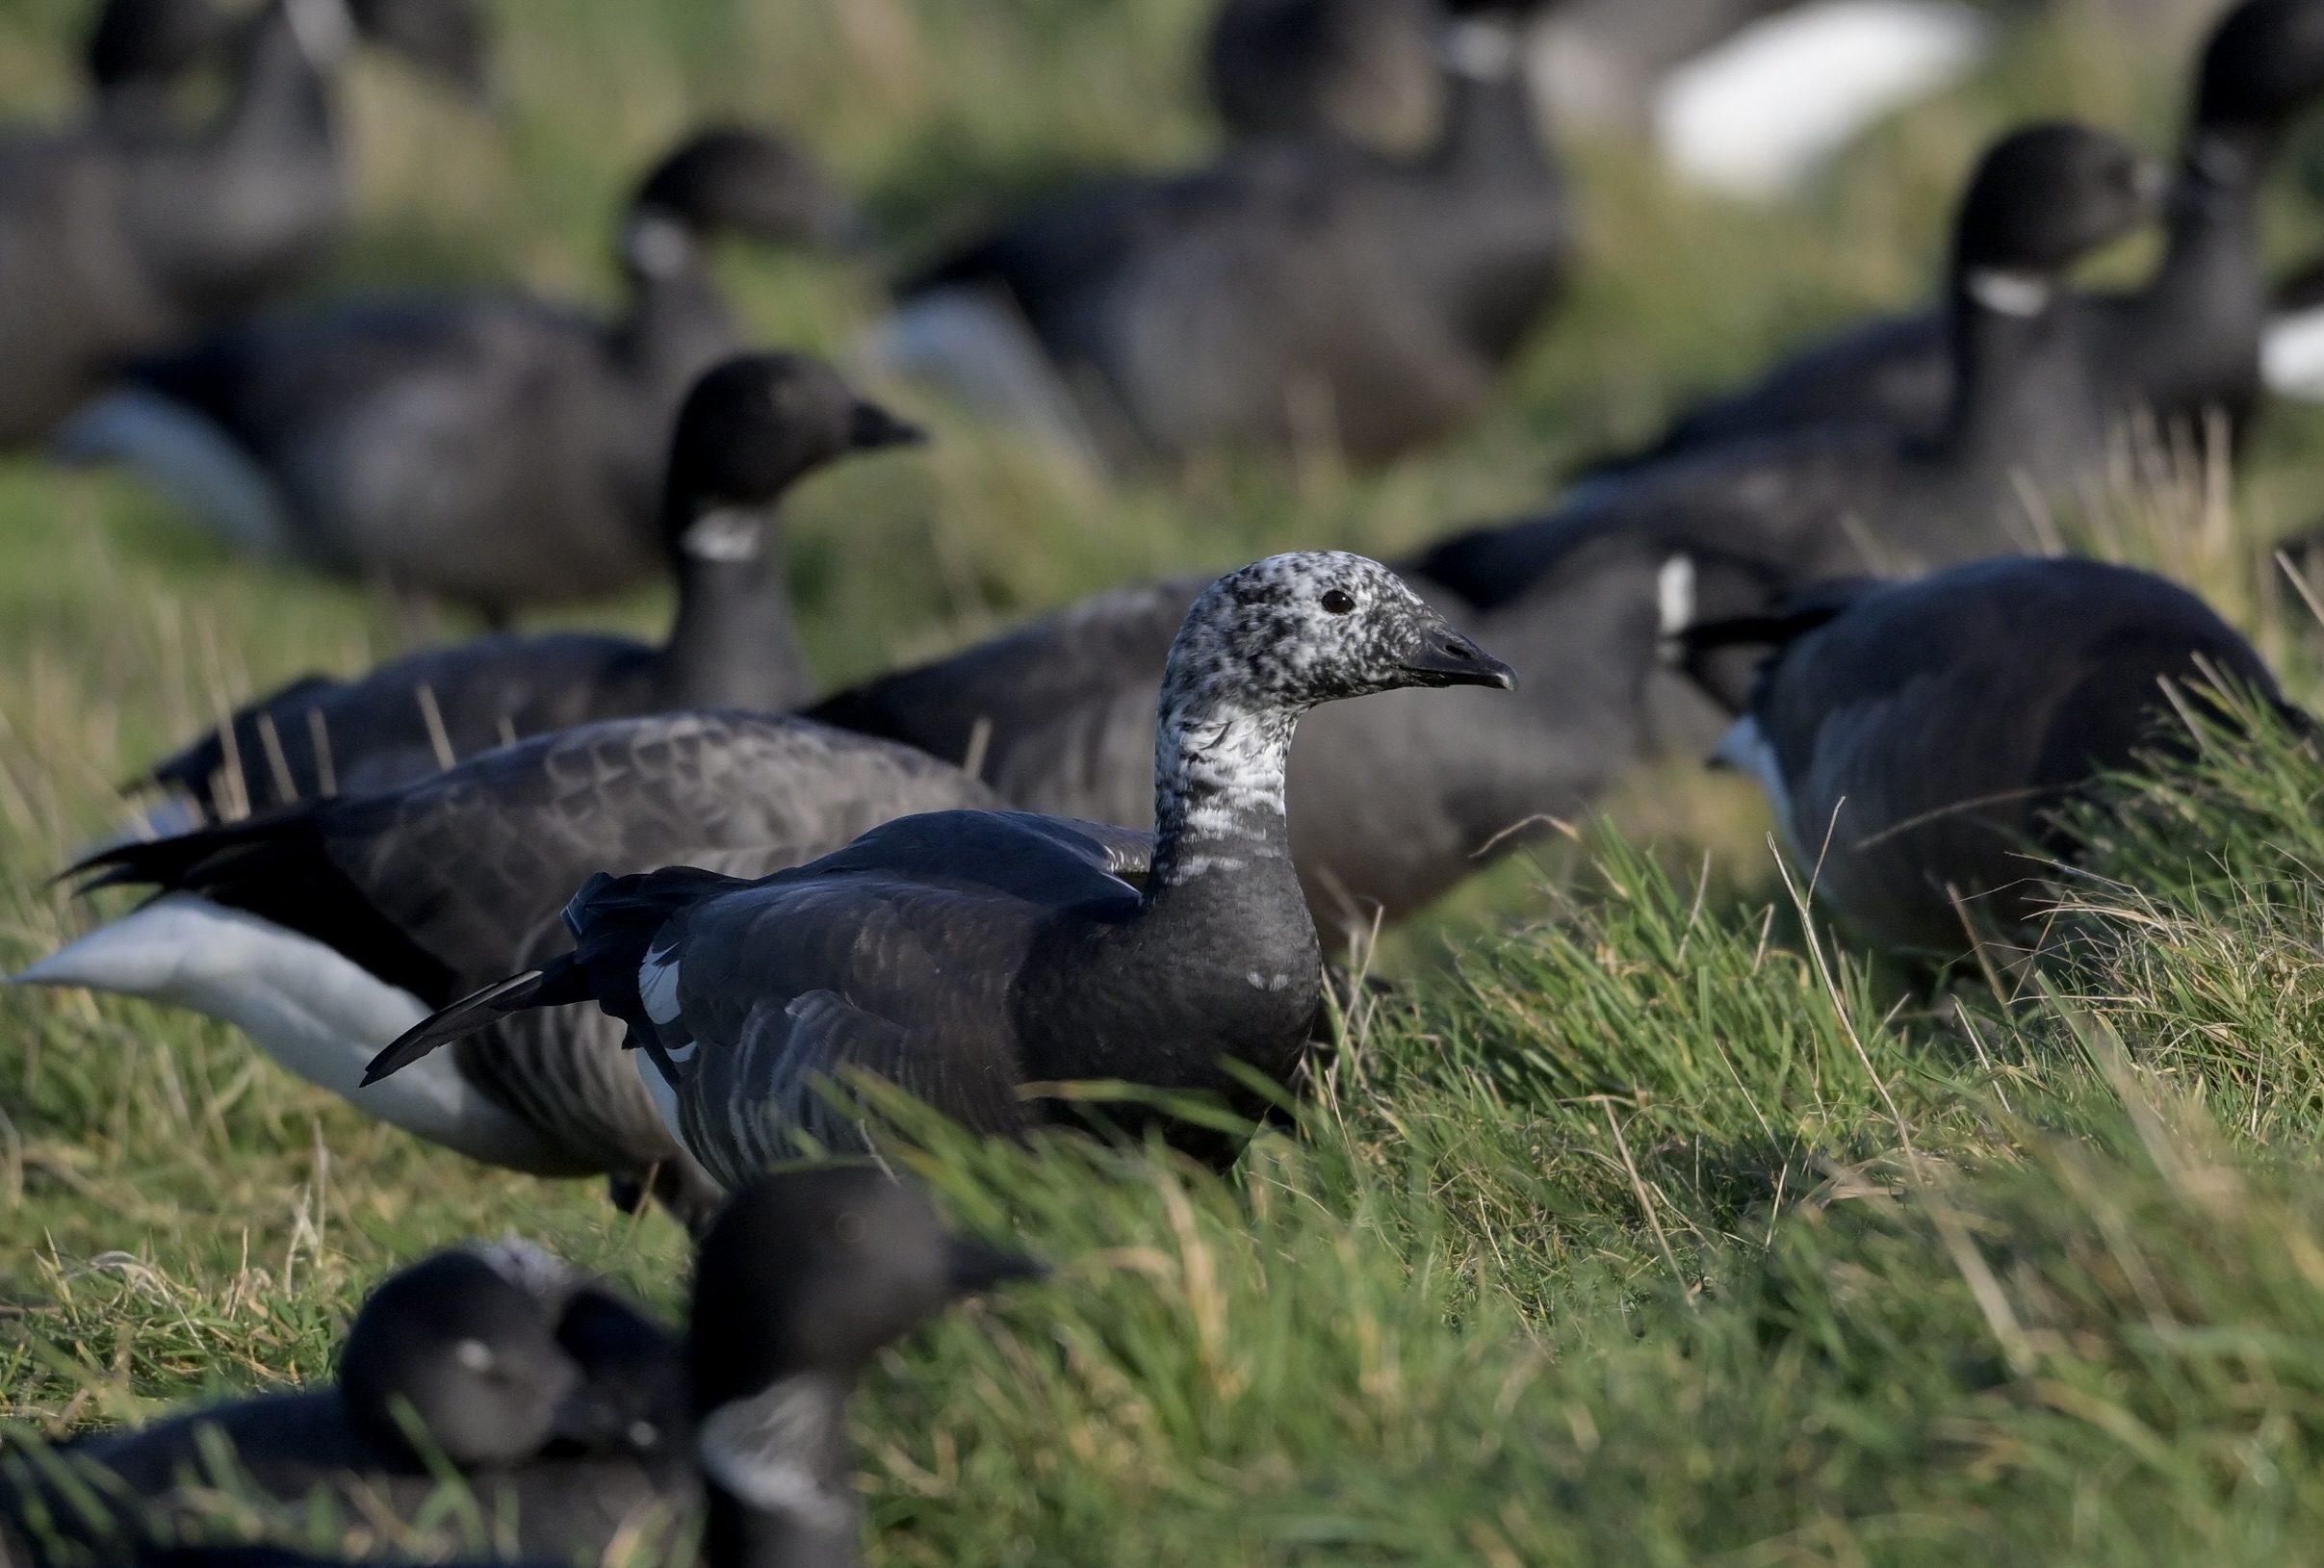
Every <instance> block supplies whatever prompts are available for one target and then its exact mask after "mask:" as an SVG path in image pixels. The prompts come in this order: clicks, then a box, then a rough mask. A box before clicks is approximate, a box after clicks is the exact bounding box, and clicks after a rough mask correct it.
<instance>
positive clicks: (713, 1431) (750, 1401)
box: [695, 1372, 863, 1568]
mask: <svg viewBox="0 0 2324 1568" xmlns="http://www.w3.org/2000/svg"><path fill="white" fill-rule="evenodd" d="M852 1382H853V1379H852V1378H848V1377H843V1376H839V1375H829V1374H822V1373H814V1372H804V1373H799V1374H795V1375H790V1376H787V1377H778V1378H776V1379H775V1380H774V1381H773V1382H772V1383H769V1384H768V1385H767V1386H766V1387H765V1388H763V1389H762V1390H760V1391H759V1392H758V1393H757V1394H754V1395H750V1396H748V1397H746V1398H742V1399H737V1400H734V1401H729V1402H727V1403H724V1404H721V1405H719V1406H717V1407H716V1408H715V1409H713V1410H711V1411H710V1414H709V1415H708V1416H706V1417H705V1418H704V1420H703V1422H702V1425H701V1427H700V1430H699V1432H698V1434H697V1436H696V1440H695V1451H696V1454H697V1456H698V1457H699V1459H700V1460H701V1464H702V1475H703V1480H704V1491H705V1502H706V1507H705V1510H704V1513H705V1517H704V1520H703V1540H702V1555H703V1559H704V1561H705V1562H706V1564H707V1565H708V1568H849V1565H851V1564H853V1563H854V1562H855V1561H856V1555H857V1547H858V1543H859V1538H860V1536H861V1534H862V1531H863V1519H862V1512H861V1509H860V1507H859V1506H858V1504H857V1503H856V1499H855V1493H854V1489H853V1488H852V1487H851V1486H849V1484H848V1480H847V1434H846V1419H845V1417H846V1409H847V1396H848V1393H849V1391H850V1388H851V1385H852Z"/></svg>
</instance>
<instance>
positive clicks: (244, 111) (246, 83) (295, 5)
mask: <svg viewBox="0 0 2324 1568" xmlns="http://www.w3.org/2000/svg"><path fill="white" fill-rule="evenodd" d="M353 27H354V24H353V22H352V21H351V20H350V19H349V17H348V15H347V12H346V9H345V6H344V5H343V4H342V0H285V3H283V4H280V5H276V6H274V7H273V8H272V9H271V10H270V12H269V13H268V14H267V15H266V17H265V18H264V19H263V20H262V21H261V22H260V23H259V25H258V29H257V31H256V33H255V34H254V35H253V36H252V37H251V39H250V40H249V43H248V53H247V54H246V55H245V58H244V62H243V66H242V71H241V73H240V76H239V78H238V79H237V81H236V83H235V89H234V97H233V101H232V102H231V103H230V104H229V105H228V107H227V111H226V115H225V117H224V118H223V119H222V120H221V121H220V122H219V128H218V134H217V139H216V141H215V143H214V147H215V150H217V151H219V152H227V153H231V152H239V151H252V152H269V153H276V154H279V153H281V152H283V151H285V150H290V149H304V150H311V151H315V152H318V153H324V154H327V153H329V152H330V151H331V142H332V138H333V124H332V121H333V118H334V116H333V113H332V105H331V84H330V79H329V76H328V75H327V74H326V72H327V71H328V70H329V69H330V67H331V66H332V64H335V63H336V59H337V56H338V54H339V53H340V52H342V51H343V50H344V49H345V48H346V46H347V36H349V35H351V33H352V31H353Z"/></svg>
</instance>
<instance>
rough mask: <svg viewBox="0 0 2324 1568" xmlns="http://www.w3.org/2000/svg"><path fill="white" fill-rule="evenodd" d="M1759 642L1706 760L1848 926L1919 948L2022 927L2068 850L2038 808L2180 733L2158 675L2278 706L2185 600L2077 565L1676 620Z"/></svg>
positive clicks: (2220, 633) (2015, 567) (1954, 575)
mask: <svg viewBox="0 0 2324 1568" xmlns="http://www.w3.org/2000/svg"><path fill="white" fill-rule="evenodd" d="M1689 640H1690V642H1691V644H1692V645H1693V646H1694V647H1696V648H1697V649H1702V648H1707V647H1710V646H1712V645H1717V644H1738V643H1740V644H1744V645H1753V644H1756V645H1760V646H1768V647H1771V648H1772V652H1771V653H1770V654H1769V655H1768V659H1767V663H1766V665H1765V667H1764V668H1763V669H1762V670H1761V672H1760V674H1759V677H1758V681H1757V683H1756V684H1755V686H1754V687H1753V688H1752V690H1751V693H1750V698H1749V706H1748V707H1747V709H1746V710H1745V712H1744V714H1743V718H1742V719H1741V720H1740V721H1739V722H1738V723H1737V724H1736V726H1735V729H1734V731H1733V732H1732V733H1730V734H1729V736H1728V737H1727V739H1726V741H1725V742H1724V743H1723V744H1722V745H1721V747H1720V749H1719V752H1718V758H1719V759H1720V760H1722V761H1725V762H1727V763H1729V764H1731V765H1733V766H1736V767H1739V768H1742V769H1743V770H1744V771H1746V772H1748V773H1750V774H1751V775H1752V776H1753V777H1755V778H1756V779H1758V781H1759V782H1760V783H1761V784H1762V785H1764V786H1765V787H1766V789H1767V792H1768V797H1769V801H1770V802H1771V803H1772V804H1773V806H1774V809H1775V818H1776V822H1777V824H1778V827H1779V829H1780V831H1781V835H1782V837H1783V839H1784V842H1785V844H1786V851H1787V853H1788V854H1789V855H1790V856H1791V858H1792V859H1793V861H1794V862H1795V864H1796V865H1797V866H1798V867H1799V868H1800V869H1799V874H1800V875H1801V876H1803V877H1809V878H1812V879H1813V882H1814V885H1815V890H1816V896H1817V897H1818V898H1819V899H1820V900H1821V901H1823V902H1824V903H1825V904H1826V905H1827V906H1828V907H1829V908H1830V910H1831V911H1832V913H1834V914H1836V915H1837V916H1839V918H1840V919H1841V920H1842V921H1843V922H1844V923H1845V924H1846V926H1848V927H1849V928H1851V929H1852V930H1853V931H1855V932H1856V933H1857V934H1858V935H1859V936H1861V937H1862V938H1864V939H1866V940H1868V941H1871V942H1872V943H1874V944H1876V945H1878V946H1880V947H1883V948H1887V949H1889V950H1892V951H1895V952H1898V953H1900V954H1905V955H1908V956H1913V957H1918V958H1930V959H1943V958H1950V957H1955V956H1958V955H1960V954H1962V953H1965V952H1967V951H1968V950H1969V947H1970V942H1971V937H1970V924H1969V922H1974V923H1975V929H1976V931H1977V932H1978V934H1979V937H1980V939H1982V938H1987V937H1990V938H1994V939H1996V940H1999V941H2001V942H2004V943H2006V942H2009V941H2013V940H2015V939H2017V938H2018V936H2019V934H2020V932H2021V931H2022V930H2023V929H2024V927H2025V926H2026V924H2027V921H2028V920H2030V919H2031V918H2033V917H2034V916H2035V915H2037V914H2038V913H2040V912H2041V911H2042V910H2043V908H2044V907H2045V906H2046V904H2047V902H2048V901H2049V898H2050V893H2049V887H2050V882H2051V879H2053V877H2054V875H2055V862H2056V861H2057V858H2058V857H2059V856H2061V855H2063V854H2067V853H2069V852H2070V850H2071V845H2070V843H2069V842H2068V841H2067V840H2066V839H2065V837H2064V836H2063V835H2062V834H2061V833H2060V832H2059V830H2058V828H2057V826H2056V823H2055V820H2054V818H2055V815H2056V812H2057V811H2058V810H2059V809H2060V808H2061V807H2063V806H2064V805H2065V804H2066V803H2067V802H2068V801H2069V800H2070V799H2072V798H2074V797H2075V795H2076V794H2077V792H2078V791H2080V790H2082V789H2084V788H2085V787H2087V786H2088V785H2089V784H2092V783H2093V781H2094V780H2095V779H2096V777H2097V776H2098V775H2099V774H2100V773H2101V772H2102V771H2103V770H2118V769H2128V768H2130V767H2133V766H2135V765H2136V763H2137V761H2138V758H2139V757H2140V755H2141V754H2142V753H2143V752H2148V751H2154V752H2158V753H2159V752H2165V751H2168V750H2169V749H2171V748H2172V747H2173V746H2174V745H2178V746H2183V745H2185V744H2188V736H2187V734H2186V732H2185V729H2184V727H2183V724H2182V723H2180V722H2179V721H2177V720H2175V719H2174V717H2173V714H2172V709H2171V697H2170V694H2169V693H2168V692H2167V691H2166V690H2165V689H2164V687H2165V685H2166V684H2169V685H2176V686H2179V687H2182V688H2186V687H2192V686H2196V685H2204V686H2208V685H2211V684H2213V683H2214V682H2218V681H2226V682H2230V683H2233V684H2236V685H2240V686H2243V687H2245V688H2247V689H2248V691H2249V692H2250V694H2252V695H2253V696H2256V698H2257V699H2258V700H2259V701H2261V702H2267V703H2278V704H2280V702H2281V699H2280V698H2279V697H2278V694H2277V691H2276V684H2275V681H2274V679H2273V678H2272V677H2271V676H2270V675H2269V674H2268V671H2267V667H2266V666H2265V665H2264V664H2262V663H2261V662H2260V660H2259V655H2257V654H2255V653H2254V652H2253V651H2252V649H2251V646H2250V645H2249V644H2248V643H2246V642H2245V641H2244V640H2243V639H2242V638H2241V637H2240V636H2238V635H2237V634H2236V633H2235V632H2234V630H2232V629H2230V628H2229V627H2228V625H2227V624H2226V623H2225V622H2223V621H2221V620H2220V619H2219V617H2218V616H2216V615H2214V614H2213V613H2212V612H2211V611H2210V609H2209V608H2208V606H2207V605H2205V604H2204V603H2203V602H2202V601H2201V600H2199V599H2197V598H2196V597H2195V596H2194V595H2192V594H2190V593H2188V592H2187V591H2186V590H2184V589H2183V588H2181V587H2179V586H2177V585H2176V584H2174V583H2171V582H2168V581H2166V580H2164V579H2163V578H2157V577H2154V576H2152V575H2150V574H2148V573H2144V572H2137V571H2132V570H2130V569H2129V568H2127V567H2120V566H2108V565H2104V564H2102V563H2100V562H2097V561H2088V560H2076V559H2054V560H2053V559H2037V558H2008V559H2001V560H1991V561H1978V562H1974V563H1972V564H1970V565H1967V566H1960V567H1955V568H1953V569H1952V570H1950V571H1949V572H1941V573H1938V574H1936V575H1935V576H1933V577H1928V578H1922V579H1920V580H1919V581H1915V582H1898V583H1874V582H1861V583H1856V584H1852V585H1843V586H1841V587H1839V588H1837V589H1836V590H1824V591H1821V592H1820V593H1815V594H1811V595H1807V596H1803V599H1802V602H1801V603H1798V604H1795V605H1792V606H1788V607H1787V608H1786V609H1785V610H1784V611H1783V612H1780V613H1778V614H1776V615H1773V616H1769V617H1762V618H1758V619H1755V620H1745V621H1741V622H1737V623H1730V624H1727V625H1725V626H1720V625H1716V624H1713V625H1706V626H1703V627H1700V628H1697V629H1696V630H1694V631H1692V632H1691V634H1690V638H1689Z"/></svg>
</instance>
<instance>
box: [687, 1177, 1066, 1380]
mask: <svg viewBox="0 0 2324 1568" xmlns="http://www.w3.org/2000/svg"><path fill="white" fill-rule="evenodd" d="M1038 1272H1040V1269H1039V1266H1038V1265H1036V1264H1035V1263H1033V1262H1032V1261H1031V1260H1029V1259H1027V1258H1023V1257H1020V1256H1018V1255H1016V1254H1014V1253H1010V1252H1005V1251H1002V1250H1000V1249H998V1248H995V1247H988V1246H986V1245H985V1244H983V1243H981V1242H976V1241H971V1240H968V1239H967V1238H964V1237H959V1236H954V1235H952V1234H951V1233H950V1232H948V1231H946V1230H945V1228H944V1225H943V1221H942V1220H941V1219H939V1218H938V1216H937V1212H936V1208H935V1205H934V1204H932V1203H930V1202H929V1200H928V1198H927V1196H926V1195H924V1194H922V1193H921V1192H920V1191H919V1190H918V1189H917V1188H914V1187H909V1186H906V1185H904V1184H903V1183H901V1182H899V1181H897V1180H895V1179H894V1178H893V1177H891V1176H890V1175H889V1174H888V1173H887V1172H886V1171H884V1170H880V1169H879V1168H878V1167H876V1166H869V1165H830V1166H818V1167H813V1168H809V1169H802V1170H783V1171H777V1172H774V1173H772V1174H769V1175H766V1176H762V1177H761V1178H759V1179H758V1180H757V1181H754V1182H752V1183H751V1184H750V1185H749V1186H747V1187H744V1188H743V1189H741V1190H740V1191H739V1192H737V1193H736V1194H735V1195H734V1196H733V1197H732V1198H731V1199H729V1200H728V1202H727V1205H726V1207H725V1208H723V1209H721V1210H720V1211H719V1213H718V1217H717V1219H716V1220H714V1221H711V1224H710V1232H709V1234H708V1235H707V1236H706V1237H705V1238H704V1239H703V1243H702V1251H701V1255H700V1257H699V1259H698V1260H697V1262H696V1266H695V1272H694V1315H693V1327H692V1331H691V1334H690V1337H689V1339H688V1342H687V1354H688V1360H689V1363H690V1365H691V1367H692V1377H693V1387H694V1400H695V1408H696V1409H697V1410H699V1411H702V1412H705V1413H706V1414H707V1413H708V1412H710V1411H711V1410H714V1409H716V1408H717V1407H718V1406H719V1405H721V1404H724V1403H726V1402H727V1401H732V1400H736V1399H739V1398H746V1397H748V1396H750V1395H752V1394H755V1393H757V1392H759V1391H761V1390H762V1389H763V1388H765V1387H766V1386H767V1385H768V1384H770V1383H772V1382H774V1381H775V1380H777V1379H779V1378H782V1377H786V1376H789V1375H795V1374H799V1373H816V1374H821V1375H829V1376H833V1377H837V1378H839V1379H841V1380H847V1379H851V1378H853V1376H854V1375H855V1374H856V1373H857V1372H858V1371H859V1370H861V1369H862V1367H863V1366H864V1364H865V1362H867V1361H868V1360H870V1358H871V1357H872V1355H873V1354H874V1353H875V1352H877V1351H878V1350H880V1348H881V1347H882V1346H884V1345H887V1344H889V1343H890V1342H891V1341H893V1340H896V1339H899V1338H901V1337H902V1336H903V1335H905V1334H907V1333H909V1332H911V1330H912V1329H913V1328H915V1327H916V1326H917V1325H918V1324H920V1323H921V1322H922V1321H923V1320H925V1319H927V1318H930V1317H932V1316H934V1315H935V1314H936V1313H937V1312H939V1311H941V1310H942V1309H943V1307H944V1306H945V1305H947V1304H948V1303H950V1302H952V1301H954V1300H956V1299H958V1298H961V1297H963V1296H967V1295H969V1294H971V1293H973V1292H976V1291H981V1290H985V1289H987V1288H989V1287H991V1286H994V1285H996V1284H999V1283H1001V1282H1002V1281H1003V1280H1008V1279H1016V1278H1022V1277H1025V1276H1028V1275H1031V1274H1035V1273H1038Z"/></svg>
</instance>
